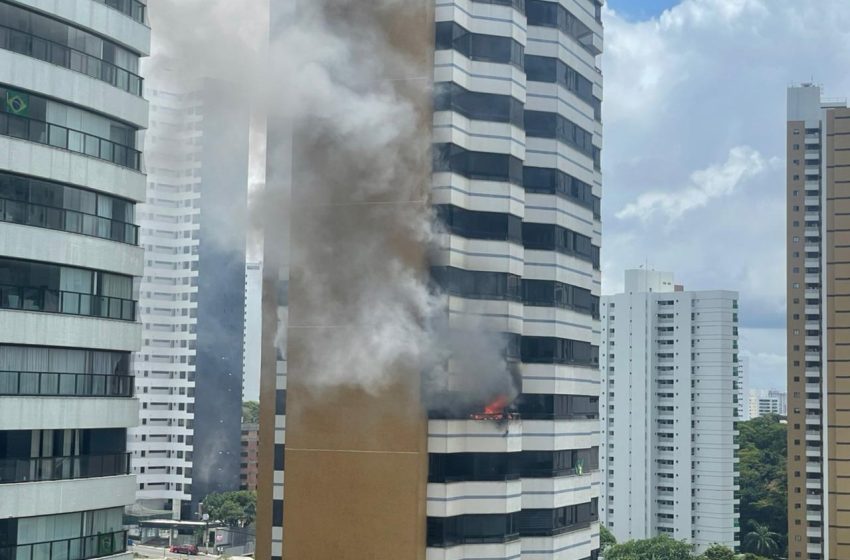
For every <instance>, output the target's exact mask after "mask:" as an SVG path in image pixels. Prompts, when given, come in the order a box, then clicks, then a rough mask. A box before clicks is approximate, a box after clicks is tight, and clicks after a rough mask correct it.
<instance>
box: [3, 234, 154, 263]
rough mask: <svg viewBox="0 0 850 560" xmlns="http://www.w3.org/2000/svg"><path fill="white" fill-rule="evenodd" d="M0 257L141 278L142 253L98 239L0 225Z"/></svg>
mask: <svg viewBox="0 0 850 560" xmlns="http://www.w3.org/2000/svg"><path fill="white" fill-rule="evenodd" d="M0 256H3V257H9V258H13V259H27V260H33V261H41V262H49V263H56V264H63V265H68V266H77V267H81V268H93V269H95V270H102V271H106V272H115V273H117V274H126V275H128V276H141V275H142V274H144V249H142V248H141V247H137V246H135V245H128V244H126V243H118V242H116V241H109V240H107V239H101V238H99V237H91V236H88V235H80V234H78V233H67V232H64V231H59V230H54V229H46V228H40V227H34V226H26V225H20V224H11V223H8V222H0Z"/></svg>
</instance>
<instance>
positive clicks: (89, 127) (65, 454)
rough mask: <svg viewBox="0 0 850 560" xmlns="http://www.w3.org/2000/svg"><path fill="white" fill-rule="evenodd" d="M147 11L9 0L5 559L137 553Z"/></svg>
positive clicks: (1, 172) (1, 398)
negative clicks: (133, 527) (136, 375)
mask: <svg viewBox="0 0 850 560" xmlns="http://www.w3.org/2000/svg"><path fill="white" fill-rule="evenodd" d="M145 12H146V6H145V3H144V2H140V1H138V0H62V1H61V2H47V1H42V0H15V1H8V0H2V1H0V558H27V559H30V558H31V559H33V560H35V559H56V558H80V559H82V558H85V559H92V558H110V559H119V558H120V559H122V560H123V559H129V558H131V557H132V554H130V553H128V552H127V535H126V531H124V529H123V514H124V507H125V506H126V505H128V504H131V503H132V502H133V498H134V495H135V489H136V480H135V477H134V476H132V475H131V474H130V463H129V456H128V454H127V448H126V439H127V429H128V428H130V427H131V426H135V425H136V424H137V422H138V419H139V404H138V401H137V400H136V399H135V398H134V393H133V389H134V386H133V385H134V384H133V378H132V367H131V361H132V353H133V352H134V351H136V350H138V348H139V341H140V338H141V326H140V325H139V323H138V319H137V309H136V299H137V290H136V287H135V285H134V284H136V280H137V279H138V277H139V276H141V275H142V270H143V251H142V249H141V248H140V247H139V246H138V229H137V227H136V225H135V206H136V204H137V203H139V202H142V201H144V199H145V176H144V174H143V166H142V158H141V152H140V151H139V145H140V131H141V130H142V129H144V128H145V127H146V126H147V122H148V104H147V102H146V101H145V99H144V98H143V97H142V79H141V78H140V77H139V71H138V68H139V60H140V58H142V57H144V56H147V54H148V52H149V47H150V29H149V28H148V27H147V25H146V14H145Z"/></svg>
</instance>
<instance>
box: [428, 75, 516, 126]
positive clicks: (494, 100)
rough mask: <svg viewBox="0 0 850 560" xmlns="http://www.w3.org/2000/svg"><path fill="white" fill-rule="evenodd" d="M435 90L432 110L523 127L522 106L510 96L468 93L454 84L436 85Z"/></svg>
mask: <svg viewBox="0 0 850 560" xmlns="http://www.w3.org/2000/svg"><path fill="white" fill-rule="evenodd" d="M435 90H436V92H437V94H436V97H435V99H434V108H435V110H437V111H455V112H456V113H460V114H461V115H463V116H465V117H467V118H469V119H473V120H481V121H494V122H505V123H511V124H513V125H514V126H516V127H518V128H522V127H523V126H524V120H523V114H524V113H523V111H524V109H523V104H522V102H520V101H519V100H518V99H516V98H514V97H512V96H510V95H496V94H492V93H478V92H474V91H469V90H466V89H464V88H462V87H460V86H459V85H457V84H455V83H454V82H446V83H440V84H436V85H435Z"/></svg>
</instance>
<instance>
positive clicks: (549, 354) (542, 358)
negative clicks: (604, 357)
mask: <svg viewBox="0 0 850 560" xmlns="http://www.w3.org/2000/svg"><path fill="white" fill-rule="evenodd" d="M521 353H522V354H521V355H522V361H523V362H525V363H538V364H551V363H554V364H574V365H586V366H596V365H597V364H598V363H599V347H598V346H593V345H591V343H589V342H583V341H578V340H570V339H566V338H554V337H543V336H524V337H522V348H521Z"/></svg>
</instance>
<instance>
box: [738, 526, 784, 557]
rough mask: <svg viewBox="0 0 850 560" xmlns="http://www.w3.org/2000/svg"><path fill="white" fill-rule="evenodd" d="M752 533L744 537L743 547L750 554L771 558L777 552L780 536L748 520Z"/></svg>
mask: <svg viewBox="0 0 850 560" xmlns="http://www.w3.org/2000/svg"><path fill="white" fill-rule="evenodd" d="M749 525H750V528H751V529H752V531H750V532H749V533H747V535H746V536H745V537H744V547H746V549H747V550H749V551H750V552H755V553H756V554H760V555H762V556H773V555H775V554H776V553H777V551H778V550H779V540H780V535H778V534H776V533H774V532H773V531H771V530H770V527H768V526H767V525H762V524H761V523H759V522H757V521H754V520H750V523H749Z"/></svg>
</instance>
